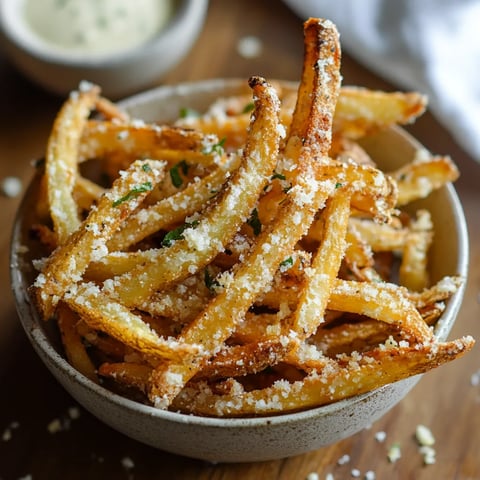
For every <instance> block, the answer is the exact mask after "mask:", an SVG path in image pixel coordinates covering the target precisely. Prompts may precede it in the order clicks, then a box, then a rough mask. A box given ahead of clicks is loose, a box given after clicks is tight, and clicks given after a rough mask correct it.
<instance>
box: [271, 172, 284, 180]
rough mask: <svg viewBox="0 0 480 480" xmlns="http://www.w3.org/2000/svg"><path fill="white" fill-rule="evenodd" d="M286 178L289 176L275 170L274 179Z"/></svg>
mask: <svg viewBox="0 0 480 480" xmlns="http://www.w3.org/2000/svg"><path fill="white" fill-rule="evenodd" d="M275 179H277V180H286V179H287V177H286V176H285V175H283V173H278V172H274V174H273V175H272V180H275Z"/></svg>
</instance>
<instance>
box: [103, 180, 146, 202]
mask: <svg viewBox="0 0 480 480" xmlns="http://www.w3.org/2000/svg"><path fill="white" fill-rule="evenodd" d="M152 189H153V186H152V182H145V183H142V184H141V185H137V186H135V187H133V188H132V189H131V190H130V191H129V192H128V193H127V194H126V195H124V196H123V197H121V198H119V199H118V200H115V201H114V202H113V203H112V207H118V206H119V205H120V204H122V203H124V202H128V200H131V199H132V198H135V197H137V196H138V195H140V194H141V193H144V192H149V191H150V190H152Z"/></svg>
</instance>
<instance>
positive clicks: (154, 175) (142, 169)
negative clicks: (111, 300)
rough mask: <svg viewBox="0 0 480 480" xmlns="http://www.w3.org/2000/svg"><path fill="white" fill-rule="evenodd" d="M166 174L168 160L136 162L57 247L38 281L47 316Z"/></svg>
mask: <svg viewBox="0 0 480 480" xmlns="http://www.w3.org/2000/svg"><path fill="white" fill-rule="evenodd" d="M163 174H164V163H161V162H157V161H150V160H139V161H137V162H134V163H133V164H132V165H131V167H130V169H129V170H128V171H127V173H126V174H125V175H123V176H120V177H118V179H117V180H116V182H115V184H114V185H113V187H112V189H111V191H109V192H107V193H105V194H104V195H103V197H102V198H101V199H100V201H99V203H98V205H97V207H96V208H95V209H92V210H91V211H90V214H89V216H88V217H87V219H86V220H85V221H84V222H83V223H82V224H81V226H80V225H79V227H78V228H77V230H75V231H74V232H72V234H71V235H70V236H69V237H68V238H67V239H66V240H65V242H64V243H63V244H61V245H60V246H59V247H58V248H57V249H56V250H55V251H54V253H53V254H52V256H51V257H50V258H49V261H48V263H47V265H46V266H45V268H44V270H43V271H42V273H41V274H40V275H39V276H38V277H37V279H36V281H35V285H34V287H35V292H36V298H37V302H38V306H39V308H40V309H41V310H42V311H43V312H44V315H45V317H47V318H48V317H50V316H51V315H52V314H53V309H54V307H55V305H56V303H57V302H58V301H59V300H60V299H61V298H62V297H63V295H64V294H65V292H66V291H67V289H68V287H69V285H70V284H71V281H72V279H73V280H74V281H78V280H79V279H80V278H81V276H82V275H83V273H84V272H85V270H86V269H87V266H88V264H89V263H90V262H91V261H92V260H94V259H99V258H101V257H102V256H104V255H105V254H106V251H107V250H106V243H107V239H108V238H109V237H110V236H111V235H112V234H113V232H115V230H116V229H117V228H118V226H119V225H120V224H121V222H122V221H123V219H124V218H125V217H126V216H128V215H129V214H130V213H131V212H132V211H133V210H134V209H135V208H136V207H137V206H138V205H139V203H140V202H141V201H142V200H143V198H145V196H146V195H147V194H148V193H149V192H150V191H151V190H152V189H153V187H154V185H155V184H156V183H157V182H158V181H159V180H160V178H161V177H162V176H163Z"/></svg>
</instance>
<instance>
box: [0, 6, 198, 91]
mask: <svg viewBox="0 0 480 480" xmlns="http://www.w3.org/2000/svg"><path fill="white" fill-rule="evenodd" d="M158 1H163V0H158ZM21 7H22V1H21V0H4V1H2V2H0V32H1V40H2V44H3V48H4V51H5V53H6V55H7V56H8V57H9V58H10V59H11V61H12V63H13V64H14V65H15V66H16V67H17V69H18V70H19V71H20V72H22V73H23V74H25V75H26V76H27V77H29V78H30V79H31V80H32V81H34V82H35V83H37V84H39V85H40V86H42V87H44V88H45V89H47V90H49V91H51V92H53V93H55V94H59V95H62V96H65V95H67V94H68V93H69V92H70V91H72V90H73V89H75V88H77V86H78V84H79V83H80V81H82V80H87V81H90V82H93V83H96V84H98V85H101V86H102V91H103V93H104V94H105V95H106V96H107V97H109V98H120V97H124V96H126V95H130V94H132V93H134V92H138V91H140V90H144V89H145V88H149V87H151V86H153V84H154V83H158V82H159V81H160V80H161V78H162V76H163V75H164V74H165V73H166V72H168V71H169V70H170V69H172V68H173V67H174V66H175V65H176V64H177V63H178V62H180V60H181V59H182V58H184V56H185V55H186V54H187V53H188V51H189V50H190V48H191V47H192V45H193V44H194V42H195V40H196V39H197V38H198V35H199V33H200V31H201V29H202V26H203V23H204V20H205V16H206V13H207V9H208V0H173V13H172V16H171V19H170V20H169V21H168V23H167V25H166V26H165V27H164V28H162V29H160V30H159V32H158V34H157V35H156V36H155V37H154V38H153V39H151V40H150V41H148V42H147V43H145V44H143V45H142V46H140V47H137V48H134V49H132V50H128V51H125V52H124V53H112V54H108V55H107V54H105V55H102V56H92V55H81V56H80V55H72V53H71V52H68V51H66V52H65V51H63V52H62V51H59V50H53V49H50V48H49V47H48V46H47V45H46V44H43V43H41V42H38V41H36V40H35V37H32V35H31V33H30V31H29V30H28V28H26V27H25V22H23V21H20V20H19V18H21V16H20V14H19V12H20V9H21Z"/></svg>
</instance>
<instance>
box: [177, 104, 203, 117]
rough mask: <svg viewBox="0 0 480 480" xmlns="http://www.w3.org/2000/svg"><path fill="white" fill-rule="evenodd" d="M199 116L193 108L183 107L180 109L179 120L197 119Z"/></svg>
mask: <svg viewBox="0 0 480 480" xmlns="http://www.w3.org/2000/svg"><path fill="white" fill-rule="evenodd" d="M199 116H200V114H199V113H198V112H197V111H196V110H194V109H193V108H188V107H183V108H181V109H180V112H179V117H180V118H198V117H199Z"/></svg>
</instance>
